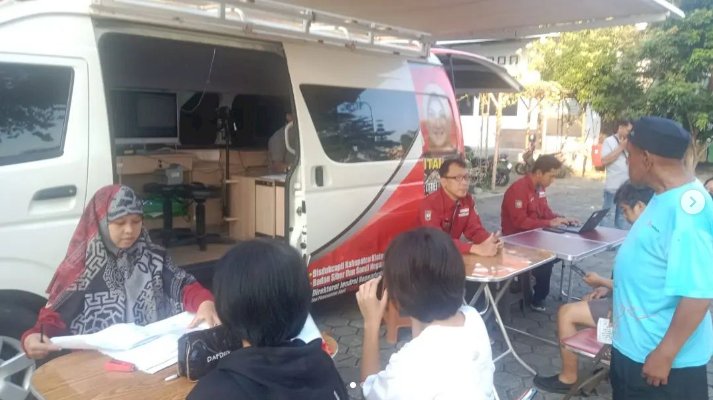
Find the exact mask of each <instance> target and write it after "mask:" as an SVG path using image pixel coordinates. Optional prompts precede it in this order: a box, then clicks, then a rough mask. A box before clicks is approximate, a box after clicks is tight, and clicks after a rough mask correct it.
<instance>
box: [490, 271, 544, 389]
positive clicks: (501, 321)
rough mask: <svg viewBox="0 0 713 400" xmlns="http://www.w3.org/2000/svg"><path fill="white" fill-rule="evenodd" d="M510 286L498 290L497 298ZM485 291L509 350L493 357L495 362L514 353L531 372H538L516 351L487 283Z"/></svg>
mask: <svg viewBox="0 0 713 400" xmlns="http://www.w3.org/2000/svg"><path fill="white" fill-rule="evenodd" d="M508 286H510V285H503V288H502V289H500V290H499V291H498V296H497V298H500V297H502V292H503V291H505V290H507V288H508ZM484 292H485V297H486V298H487V299H488V300H489V301H490V303H491V304H492V305H493V307H492V312H493V314H495V321H496V322H497V324H498V326H499V327H500V332H501V333H502V335H503V339H505V343H506V344H507V346H508V349H507V350H505V351H504V352H503V353H501V354H500V355H498V356H497V357H495V358H493V362H494V363H495V362H497V361H498V360H500V359H501V358H503V357H505V356H506V355H508V354H510V353H512V355H513V357H515V359H516V360H517V361H518V362H519V363H520V364H521V365H522V366H523V367H525V369H526V370H528V371H530V373H531V374H533V375H535V374H536V373H535V370H534V369H532V367H530V366H529V365H527V363H526V362H525V361H523V360H522V358H520V356H519V355H518V354H517V352H516V351H515V348H514V347H513V345H512V343H511V342H510V337H508V332H507V330H506V329H505V324H504V323H503V320H502V319H501V318H500V313H499V312H498V307H497V303H496V301H495V298H493V294H492V292H491V291H490V288H489V287H488V286H487V285H485V289H484Z"/></svg>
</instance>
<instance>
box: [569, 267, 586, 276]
mask: <svg viewBox="0 0 713 400" xmlns="http://www.w3.org/2000/svg"><path fill="white" fill-rule="evenodd" d="M569 267H570V268H572V271H574V272H576V273H577V274H578V275H579V276H581V277H584V276H585V275H587V273H586V272H584V270H582V269H581V268H579V267H578V266H576V265H574V264H571V265H570V266H569Z"/></svg>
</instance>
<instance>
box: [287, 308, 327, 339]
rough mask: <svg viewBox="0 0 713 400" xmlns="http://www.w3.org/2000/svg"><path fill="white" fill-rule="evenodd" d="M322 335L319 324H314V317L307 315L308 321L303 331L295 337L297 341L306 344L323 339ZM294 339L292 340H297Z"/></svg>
mask: <svg viewBox="0 0 713 400" xmlns="http://www.w3.org/2000/svg"><path fill="white" fill-rule="evenodd" d="M321 337H322V334H321V333H319V328H317V324H316V323H315V322H314V319H312V315H310V314H307V320H306V321H305V324H304V326H303V327H302V330H301V331H300V334H299V335H297V337H295V339H300V340H302V341H303V342H305V343H309V342H311V341H313V340H315V339H317V338H321ZM295 339H292V340H295Z"/></svg>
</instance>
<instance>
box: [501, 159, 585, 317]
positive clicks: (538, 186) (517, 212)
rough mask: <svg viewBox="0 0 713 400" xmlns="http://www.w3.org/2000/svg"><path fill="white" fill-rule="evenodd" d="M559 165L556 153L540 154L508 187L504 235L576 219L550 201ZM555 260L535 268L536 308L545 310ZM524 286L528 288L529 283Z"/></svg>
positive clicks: (533, 306) (503, 224)
mask: <svg viewBox="0 0 713 400" xmlns="http://www.w3.org/2000/svg"><path fill="white" fill-rule="evenodd" d="M560 168H562V163H561V162H560V161H559V160H558V159H557V158H555V157H554V156H551V155H543V156H540V157H539V158H537V161H535V164H534V165H533V166H532V172H530V173H529V174H527V175H526V176H524V177H522V178H520V179H519V180H517V181H516V182H515V183H513V184H512V185H511V186H510V187H509V188H508V190H507V191H505V196H504V197H503V204H502V207H501V222H500V223H501V227H502V230H503V235H512V234H514V233H518V232H524V231H529V230H531V229H537V228H544V227H548V226H550V227H556V226H560V225H569V224H573V223H576V222H577V221H576V220H574V219H568V218H565V217H563V216H561V215H558V214H555V213H554V212H552V210H551V209H550V206H549V205H548V204H547V196H546V194H545V188H546V187H548V186H550V185H551V184H552V182H553V181H554V179H555V175H556V173H557V170H558V169H560ZM553 264H554V262H551V263H548V264H545V265H542V266H540V267H537V268H535V269H534V270H533V271H532V275H533V276H534V277H535V287H534V294H533V295H532V300H531V303H530V307H531V308H532V309H533V310H536V311H545V306H544V301H545V298H546V297H547V295H548V294H549V293H550V277H551V276H552V265H553ZM525 287H526V289H527V290H529V285H525ZM527 295H529V293H527Z"/></svg>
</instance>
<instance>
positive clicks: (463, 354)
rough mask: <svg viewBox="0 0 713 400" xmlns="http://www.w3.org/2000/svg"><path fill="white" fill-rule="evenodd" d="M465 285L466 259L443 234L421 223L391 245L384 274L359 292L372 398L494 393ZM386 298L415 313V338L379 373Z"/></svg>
mask: <svg viewBox="0 0 713 400" xmlns="http://www.w3.org/2000/svg"><path fill="white" fill-rule="evenodd" d="M382 280H383V282H382V283H383V287H384V290H383V294H381V295H379V293H378V287H379V283H380V281H382ZM464 289H465V266H464V264H463V257H462V256H461V254H460V253H459V251H458V249H457V248H456V247H455V245H454V244H453V241H452V240H451V238H449V237H448V235H446V234H445V233H444V232H442V231H440V230H437V229H433V228H417V229H414V230H412V231H409V232H406V233H403V234H401V235H399V236H398V237H396V238H395V239H394V240H393V241H392V242H391V244H390V245H389V248H388V249H387V250H386V254H385V256H384V273H383V277H379V278H376V279H372V280H370V281H368V282H366V283H364V284H363V285H361V287H359V292H358V293H357V295H356V298H357V302H358V304H359V310H360V311H361V314H362V316H363V317H364V340H363V350H362V353H363V355H362V360H361V379H362V381H363V384H362V390H363V394H364V397H365V398H366V399H367V400H378V399H409V400H426V399H428V400H431V399H472V400H490V399H493V398H494V395H495V389H494V387H493V373H494V371H495V366H494V364H493V360H492V352H491V349H490V340H489V338H488V332H487V331H486V329H485V324H484V323H483V320H482V318H481V317H480V314H479V313H478V311H477V310H475V309H474V308H472V307H470V306H467V305H464V304H463V294H464ZM379 296H381V297H379ZM388 301H392V302H394V303H395V304H397V305H398V307H399V309H401V310H402V311H404V312H405V313H406V314H407V315H409V316H410V317H411V324H412V332H413V339H411V341H410V342H408V343H406V344H405V345H404V346H403V347H402V348H401V349H400V350H399V351H398V352H397V353H396V354H394V355H392V356H391V358H390V359H389V363H388V365H387V366H386V368H385V369H384V370H381V365H380V362H379V327H380V326H381V320H382V317H383V315H384V310H385V308H386V304H387V302H388Z"/></svg>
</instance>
